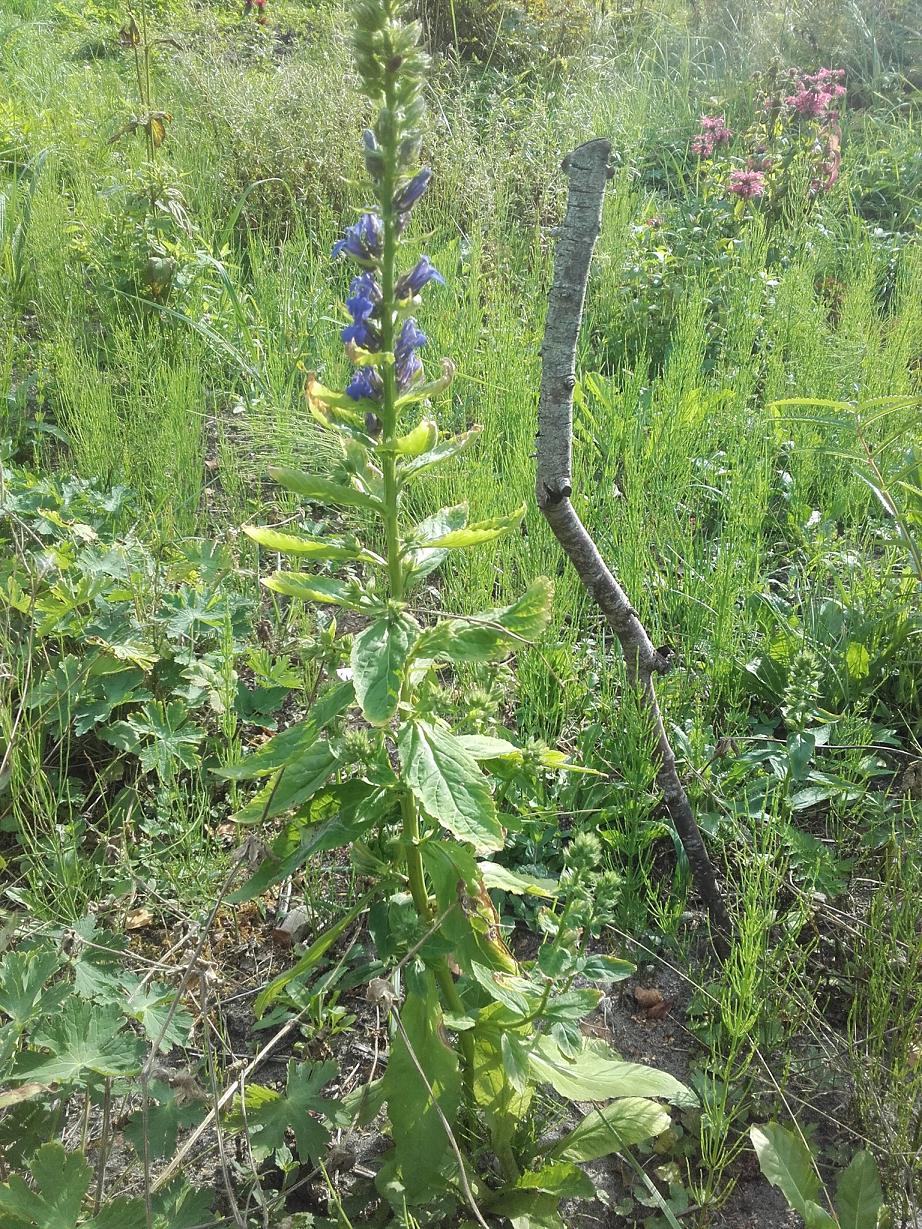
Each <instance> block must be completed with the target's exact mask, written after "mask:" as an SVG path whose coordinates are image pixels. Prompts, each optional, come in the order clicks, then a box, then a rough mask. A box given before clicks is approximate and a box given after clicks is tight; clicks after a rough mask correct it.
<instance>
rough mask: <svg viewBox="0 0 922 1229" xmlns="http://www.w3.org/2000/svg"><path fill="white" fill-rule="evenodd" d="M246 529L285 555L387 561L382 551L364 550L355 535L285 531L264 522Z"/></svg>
mask: <svg viewBox="0 0 922 1229" xmlns="http://www.w3.org/2000/svg"><path fill="white" fill-rule="evenodd" d="M243 532H244V533H245V534H246V535H247V537H248V538H252V539H253V541H254V542H258V543H259V545H260V546H264V547H265V548H266V549H267V550H274V551H278V552H279V553H280V554H283V555H299V556H301V557H302V558H306V559H332V560H333V561H335V562H340V563H348V562H353V561H355V560H360V561H361V562H362V563H383V562H384V560H383V559H382V558H381V556H380V555H376V554H375V553H374V552H373V551H368V550H365V548H364V547H363V546H362V544H361V543H360V542H359V541H358V539H356V538H322V537H318V536H317V535H316V534H308V533H288V532H285V533H283V532H282V531H281V530H279V529H269V528H267V527H266V526H264V525H244V527H243Z"/></svg>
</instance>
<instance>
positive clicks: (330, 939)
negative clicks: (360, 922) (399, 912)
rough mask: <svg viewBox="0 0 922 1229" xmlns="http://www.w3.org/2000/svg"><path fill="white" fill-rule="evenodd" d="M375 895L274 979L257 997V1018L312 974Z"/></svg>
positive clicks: (362, 901) (371, 892) (367, 893)
mask: <svg viewBox="0 0 922 1229" xmlns="http://www.w3.org/2000/svg"><path fill="white" fill-rule="evenodd" d="M374 895H375V892H374V889H372V890H371V891H369V892H366V893H365V895H364V896H363V897H362V898H361V900H359V902H358V904H356V905H354V906H353V907H352V908H351V909H350V910H349V912H348V913H347V914H345V915H344V916H343V917H341V918H340V919H339V921H338V922H336V923H335V924H334V925H333V926H331V927H330V928H329V929H328V930H325V931H324V932H323V934H322V935H320V936H319V937H318V938H316V939H315V940H314V942H313V943H312V944H311V945H310V947H309V948H308V949H307V951H306V952H305V953H304V955H303V956H301V958H300V959H299V960H298V961H297V962H296V963H295V964H293V965H292V967H291V968H290V969H286V970H285V972H284V973H280V974H279V976H278V977H276V978H273V980H272V981H271V982H270V983H269V985H268V986H266V988H265V989H264V990H263V991H262V992H261V993H260V994H259V995H257V997H256V1000H255V1002H254V1003H253V1010H254V1012H255V1013H256V1015H257V1016H261V1015H262V1013H263V1012H264V1011H265V1010H266V1008H267V1007H269V1006H271V1005H272V1003H274V1002H275V1000H276V999H277V998H278V996H279V995H280V994H281V993H282V991H283V990H284V989H285V987H286V986H287V985H288V983H289V982H291V981H294V980H295V978H297V977H301V976H303V975H304V974H305V973H308V972H310V970H311V969H312V968H313V967H314V965H315V964H317V962H318V961H319V960H321V959H322V958H323V957H324V955H325V954H326V953H327V952H328V951H329V949H330V948H331V947H332V945H333V944H334V943H335V942H336V940H337V939H338V938H339V936H340V935H341V934H342V933H343V931H344V930H347V929H348V928H349V927H350V926H351V925H352V923H353V922H354V921H355V919H356V918H357V917H360V916H361V915H362V914H363V913H364V912H365V910H366V909H367V907H368V902H369V900H371V898H372V897H373V896H374Z"/></svg>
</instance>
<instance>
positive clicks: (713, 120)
mask: <svg viewBox="0 0 922 1229" xmlns="http://www.w3.org/2000/svg"><path fill="white" fill-rule="evenodd" d="M701 130H702V134H703V133H707V134H708V135H709V136H711V137H712V138H713V139H714V141H715V142H716V144H718V145H726V144H728V142H729V140H730V138H731V137H732V136H733V133H732V132H731V131H730V129H729V128H728V127H727V121H726V119H725V118H724V116H722V115H702V116H701Z"/></svg>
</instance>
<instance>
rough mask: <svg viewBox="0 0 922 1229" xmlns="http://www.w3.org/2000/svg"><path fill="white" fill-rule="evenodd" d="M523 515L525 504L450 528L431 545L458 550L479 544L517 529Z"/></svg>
mask: <svg viewBox="0 0 922 1229" xmlns="http://www.w3.org/2000/svg"><path fill="white" fill-rule="evenodd" d="M524 516H525V506H524V504H523V505H522V507H521V508H517V509H516V510H515V512H510V513H508V514H507V515H506V516H494V517H491V518H490V519H489V520H486V521H477V522H476V523H475V524H473V525H465V526H464V528H463V529H452V530H450V531H449V532H448V533H446V534H443V535H442V536H441V537H439V538H436V539H434V541H433V542H432V546H434V547H438V548H439V549H440V550H460V549H463V548H464V547H468V546H481V545H483V543H485V542H492V541H494V540H495V539H496V538H503V537H505V536H506V534H507V533H511V532H512V530H513V529H517V528H518V527H519V525H520V524H521V523H522V518H523V517H524Z"/></svg>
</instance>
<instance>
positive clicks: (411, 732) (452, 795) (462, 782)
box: [397, 721, 503, 854]
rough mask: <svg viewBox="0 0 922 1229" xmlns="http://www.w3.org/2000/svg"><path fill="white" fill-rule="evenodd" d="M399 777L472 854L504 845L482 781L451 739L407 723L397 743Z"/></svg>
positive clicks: (421, 724) (418, 723) (423, 725)
mask: <svg viewBox="0 0 922 1229" xmlns="http://www.w3.org/2000/svg"><path fill="white" fill-rule="evenodd" d="M397 750H398V753H399V755H400V762H401V765H402V766H403V771H404V776H405V779H406V782H407V785H409V787H410V789H411V790H412V791H413V793H414V795H415V796H416V798H417V799H418V800H419V802H420V803H421V804H422V806H423V807H424V809H425V810H426V812H427V813H428V814H429V815H430V816H431V817H432V818H433V819H435V820H437V821H438V822H439V823H440V824H442V826H443V827H445V828H447V829H448V831H449V832H451V834H452V835H453V836H456V837H457V838H458V839H459V840H461V841H469V842H470V843H471V844H472V845H473V846H474V849H475V850H476V852H477V853H481V854H483V853H492V852H493V850H495V849H501V848H502V846H503V830H502V828H501V827H500V823H499V820H498V819H497V817H496V807H495V805H494V802H493V796H492V795H491V793H490V789H489V786H488V785H487V782H486V779H485V778H484V776H483V774H482V773H481V771H480V769H479V768H478V767H477V762H476V760H474V759H473V757H472V756H470V755H469V754H468V752H467V751H465V750H464V748H463V747H462V746H461V745H460V743H459V742H458V740H457V739H456V738H455V737H454V735H452V734H449V733H448V731H447V730H443V729H441V728H440V727H439V726H436V725H432V724H430V723H429V722H427V721H412V722H410V723H409V724H407V725H405V726H404V727H403V729H402V730H401V731H400V734H399V735H398V738H397Z"/></svg>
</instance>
